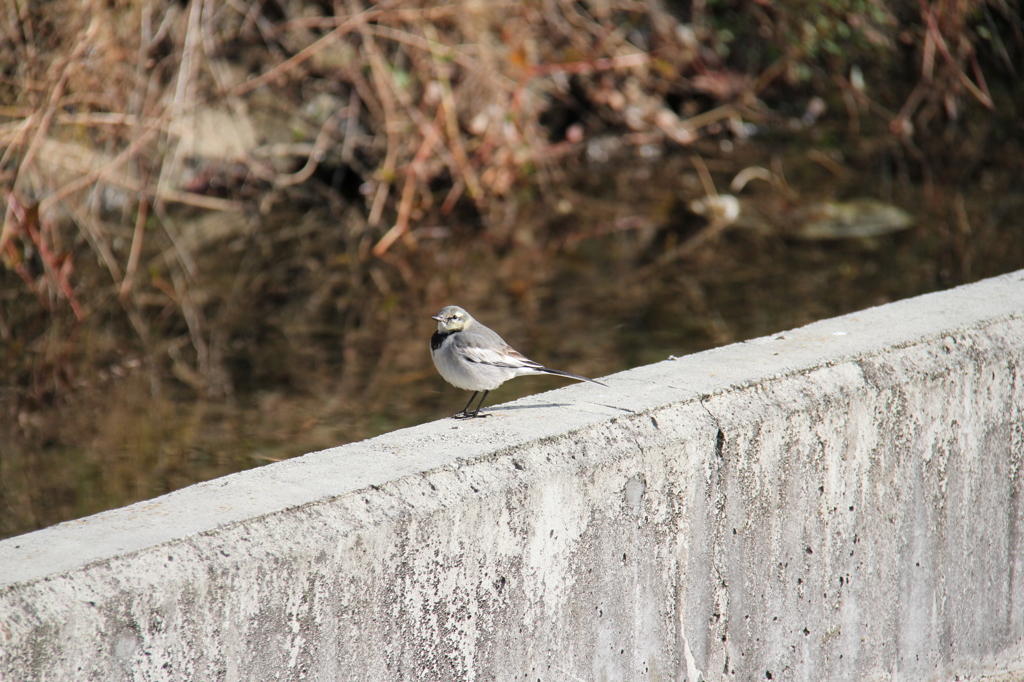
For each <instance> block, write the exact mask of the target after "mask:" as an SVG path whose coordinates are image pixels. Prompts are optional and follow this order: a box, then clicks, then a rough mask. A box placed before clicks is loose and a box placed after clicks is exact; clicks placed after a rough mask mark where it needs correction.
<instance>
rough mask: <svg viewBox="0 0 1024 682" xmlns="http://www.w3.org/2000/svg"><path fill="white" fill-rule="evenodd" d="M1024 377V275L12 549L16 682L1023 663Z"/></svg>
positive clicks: (122, 512) (447, 426) (918, 668)
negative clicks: (1023, 462) (1023, 464)
mask: <svg viewBox="0 0 1024 682" xmlns="http://www.w3.org/2000/svg"><path fill="white" fill-rule="evenodd" d="M428 331H429V330H427V331H425V332H424V333H425V334H426V333H427V332H428ZM1022 367H1024V272H1018V273H1013V274H1011V275H1007V276H1004V277H1000V278H996V279H992V280H987V281H985V282H982V283H979V284H975V285H972V286H969V287H962V288H960V289H956V290H953V291H949V292H945V293H941V294H935V295H930V296H924V297H921V298H917V299H913V300H909V301H903V302H900V303H896V304H892V305H888V306H883V307H880V308H874V309H871V310H867V311H864V312H861V313H857V314H854V315H848V316H845V317H841V318H836V319H832V320H827V321H824V322H820V323H817V324H814V325H810V326H808V327H804V328H802V329H798V330H795V331H792V332H786V333H784V334H780V335H776V336H774V337H771V338H763V339H758V340H754V341H750V342H747V343H743V344H736V345H733V346H729V347H726V348H721V349H717V350H714V351H710V352H707V353H701V354H697V355H693V356H689V357H686V358H682V359H679V360H676V361H667V362H662V363H659V364H656V365H651V366H648V367H642V368H638V369H635V370H632V371H629V372H623V373H621V374H617V375H614V376H612V377H608V378H607V379H606V381H607V382H608V384H609V385H610V386H609V388H601V387H598V386H592V385H589V384H588V385H573V386H570V387H567V388H564V389H560V390H558V391H553V392H550V393H546V394H543V395H538V396H534V397H532V398H529V399H525V400H521V401H518V402H517V403H512V404H509V405H506V406H502V407H499V408H496V409H495V410H494V412H495V414H496V416H494V417H492V418H490V419H486V420H478V421H474V422H469V423H465V422H454V421H452V420H442V421H439V422H434V423H431V424H425V425H423V426H419V427H416V428H412V429H406V430H403V431H399V432H396V433H392V434H388V435H386V436H382V437H380V438H375V439H372V440H369V441H365V442H362V443H356V444H353V445H348V446H345V447H341V448H336V449H333V450H327V451H324V452H319V453H314V454H311V455H307V456H305V457H302V458H299V459H296V460H291V461H287V462H282V463H279V464H274V465H270V466H267V467H264V468H261V469H257V470H254V471H250V472H246V473H242V474H236V475H233V476H228V477H225V478H222V479H218V480H215V481H211V482H209V483H205V484H200V485H196V486H192V487H190V488H187V489H185V490H181V491H178V492H176V493H173V494H171V495H166V496H164V497H161V498H157V499H155V500H151V501H149V502H145V503H141V504H137V505H133V506H131V507H126V508H124V509H119V510H115V511H112V512H108V513H105V514H100V515H97V516H93V517H89V518H86V519H82V520H80V521H75V522H71V523H65V524H61V525H59V526H55V527H53V528H50V529H47V530H43V531H39V532H37V533H31V534H28V535H24V536H21V537H17V538H13V539H10V540H7V541H4V542H0V679H2V680H4V681H5V682H6V681H7V680H11V681H16V680H17V681H20V680H44V679H45V680H154V681H156V680H183V681H184V680H399V679H424V680H448V679H471V680H510V679H526V680H544V681H547V680H631V679H650V680H682V679H689V680H695V679H697V678H698V676H701V677H702V678H703V679H705V680H718V679H736V680H764V679H773V680H824V679H828V680H952V679H954V677H955V676H959V678H960V679H979V680H980V679H988V680H1009V679H1014V678H1015V677H1019V673H1020V672H1021V671H1024V565H1022V561H1024V547H1021V542H1022V541H1021V531H1020V530H1019V529H1020V528H1021V527H1022V526H1024V511H1022V506H1021V498H1022V494H1021V493H1022V480H1021V471H1020V468H1021V460H1022V451H1024V418H1022V417H1024V415H1022V409H1024V408H1022V406H1024V380H1022Z"/></svg>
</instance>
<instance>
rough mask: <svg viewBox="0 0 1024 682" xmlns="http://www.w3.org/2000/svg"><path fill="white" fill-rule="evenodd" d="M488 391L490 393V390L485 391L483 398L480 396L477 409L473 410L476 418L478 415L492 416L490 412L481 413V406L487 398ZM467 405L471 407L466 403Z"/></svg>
mask: <svg viewBox="0 0 1024 682" xmlns="http://www.w3.org/2000/svg"><path fill="white" fill-rule="evenodd" d="M488 393H490V391H484V395H483V397H482V398H480V402H478V403H477V404H476V410H475V411H474V412H473V418H474V419H475V418H476V417H490V416H491V415H489V414H480V408H481V407H483V406H484V401H485V400H487V394H488ZM469 402H473V401H472V400H470V401H469ZM466 407H469V405H466Z"/></svg>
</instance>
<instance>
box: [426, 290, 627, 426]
mask: <svg viewBox="0 0 1024 682" xmlns="http://www.w3.org/2000/svg"><path fill="white" fill-rule="evenodd" d="M431 319H433V320H437V331H436V332H434V334H433V336H431V337H430V357H431V358H432V359H433V360H434V367H436V368H437V371H438V372H439V373H440V374H441V376H442V377H443V378H444V380H445V381H447V382H448V383H449V384H451V385H452V386H455V387H456V388H462V389H465V390H467V391H473V395H471V396H470V397H469V402H468V403H466V407H465V408H463V410H462V412H459V413H458V414H456V415H455V417H454V418H455V419H474V418H476V417H488V416H490V415H487V414H481V413H480V408H481V407H483V404H484V401H485V400H486V399H487V394H488V393H490V392H491V391H493V390H494V389H496V388H498V386H501V385H502V384H503V383H505V382H506V381H508V380H509V379H512V378H514V377H518V376H523V375H525V374H554V375H555V376H560V377H568V378H569V379H575V380H576V381H589V382H590V383H593V384H598V385H600V386H607V385H608V384H604V383H602V382H600V381H596V380H594V379H589V378H587V377H584V376H580V375H579V374H571V373H569V372H563V371H561V370H558V369H551V368H550V367H545V366H544V365H542V364H540V363H539V362H534V361H533V360H530V359H529V358H527V357H526V356H525V355H523V354H522V353H520V352H519V351H517V350H515V349H514V348H512V346H510V345H508V344H507V343H505V341H504V339H502V338H501V337H500V336H498V334H497V333H496V332H495V331H494V330H492V329H490V328H489V327H486V326H484V325H483V324H481V323H480V322H478V321H476V320H475V319H474V318H473V316H472V315H470V314H469V313H467V312H466V311H465V310H463V309H462V308H460V307H459V306H457V305H450V306H445V307H444V308H442V309H441V312H439V313H438V314H437V315H433V316H431ZM481 391H483V397H482V398H480V402H479V403H477V406H476V409H475V410H472V411H471V410H470V409H469V406H470V405H472V404H473V401H474V400H475V399H476V397H477V395H478V394H479V393H480V392H481Z"/></svg>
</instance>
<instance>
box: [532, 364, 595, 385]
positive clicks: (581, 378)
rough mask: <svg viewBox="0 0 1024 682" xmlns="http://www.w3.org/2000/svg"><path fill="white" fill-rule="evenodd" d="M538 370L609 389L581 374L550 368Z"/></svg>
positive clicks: (539, 368)
mask: <svg viewBox="0 0 1024 682" xmlns="http://www.w3.org/2000/svg"><path fill="white" fill-rule="evenodd" d="M537 369H538V370H540V371H541V372H544V373H545V374H554V375H556V376H560V377H568V378H570V379H575V380H576V381H589V382H590V383H592V384H597V385H598V386H604V387H605V388H607V387H608V384H605V383H602V382H600V381H598V380H597V379H588V378H587V377H584V376H580V375H579V374H573V373H571V372H563V371H562V370H560V369H551V368H550V367H538V368H537Z"/></svg>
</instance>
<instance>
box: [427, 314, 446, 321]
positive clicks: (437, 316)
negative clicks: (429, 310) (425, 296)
mask: <svg viewBox="0 0 1024 682" xmlns="http://www.w3.org/2000/svg"><path fill="white" fill-rule="evenodd" d="M430 319H432V320H437V321H438V322H440V321H441V320H442V319H443V318H442V317H441V316H440V315H431V316H430Z"/></svg>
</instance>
